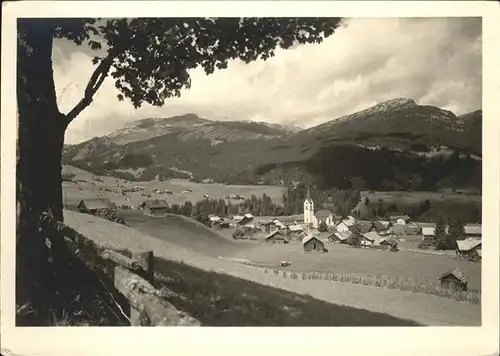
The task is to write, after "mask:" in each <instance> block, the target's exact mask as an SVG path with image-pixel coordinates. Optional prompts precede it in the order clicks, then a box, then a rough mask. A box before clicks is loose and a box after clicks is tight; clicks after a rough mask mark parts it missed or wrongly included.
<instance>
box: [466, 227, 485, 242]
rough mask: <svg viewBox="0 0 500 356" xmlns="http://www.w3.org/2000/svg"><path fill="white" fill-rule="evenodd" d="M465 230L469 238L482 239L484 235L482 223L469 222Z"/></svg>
mask: <svg viewBox="0 0 500 356" xmlns="http://www.w3.org/2000/svg"><path fill="white" fill-rule="evenodd" d="M464 230H465V236H466V237H467V238H474V239H480V238H481V236H482V231H481V224H467V225H465V226H464Z"/></svg>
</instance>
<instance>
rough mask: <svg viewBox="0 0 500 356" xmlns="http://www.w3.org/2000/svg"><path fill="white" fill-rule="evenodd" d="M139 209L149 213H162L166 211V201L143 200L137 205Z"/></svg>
mask: <svg viewBox="0 0 500 356" xmlns="http://www.w3.org/2000/svg"><path fill="white" fill-rule="evenodd" d="M139 209H141V210H144V211H146V212H147V213H149V214H151V215H162V214H166V213H168V203H167V201H166V200H164V199H153V200H145V201H143V202H142V203H141V205H139Z"/></svg>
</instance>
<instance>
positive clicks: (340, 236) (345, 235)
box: [328, 231, 351, 244]
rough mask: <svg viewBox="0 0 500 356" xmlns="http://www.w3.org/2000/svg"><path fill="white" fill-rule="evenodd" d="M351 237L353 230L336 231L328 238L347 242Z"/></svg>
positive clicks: (333, 240) (332, 240)
mask: <svg viewBox="0 0 500 356" xmlns="http://www.w3.org/2000/svg"><path fill="white" fill-rule="evenodd" d="M349 237H351V232H349V231H348V232H334V233H333V234H331V235H330V236H328V240H330V241H331V242H336V243H339V244H346V243H348V242H349Z"/></svg>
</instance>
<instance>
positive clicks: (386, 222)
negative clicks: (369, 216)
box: [377, 220, 391, 228]
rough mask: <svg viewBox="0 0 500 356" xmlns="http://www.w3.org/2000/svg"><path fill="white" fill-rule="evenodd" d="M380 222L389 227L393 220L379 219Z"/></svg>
mask: <svg viewBox="0 0 500 356" xmlns="http://www.w3.org/2000/svg"><path fill="white" fill-rule="evenodd" d="M377 222H379V223H381V224H382V225H384V227H385V228H387V227H388V226H389V225H391V222H390V221H388V220H379V221H377Z"/></svg>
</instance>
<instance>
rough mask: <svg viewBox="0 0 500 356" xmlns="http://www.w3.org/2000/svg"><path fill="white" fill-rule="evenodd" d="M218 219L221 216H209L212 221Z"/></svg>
mask: <svg viewBox="0 0 500 356" xmlns="http://www.w3.org/2000/svg"><path fill="white" fill-rule="evenodd" d="M220 220H221V218H220V217H218V216H211V217H210V221H213V222H216V221H220Z"/></svg>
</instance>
